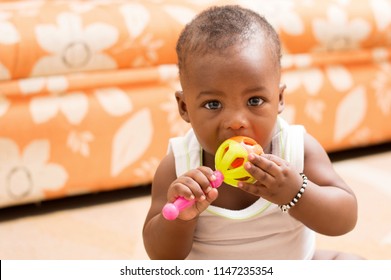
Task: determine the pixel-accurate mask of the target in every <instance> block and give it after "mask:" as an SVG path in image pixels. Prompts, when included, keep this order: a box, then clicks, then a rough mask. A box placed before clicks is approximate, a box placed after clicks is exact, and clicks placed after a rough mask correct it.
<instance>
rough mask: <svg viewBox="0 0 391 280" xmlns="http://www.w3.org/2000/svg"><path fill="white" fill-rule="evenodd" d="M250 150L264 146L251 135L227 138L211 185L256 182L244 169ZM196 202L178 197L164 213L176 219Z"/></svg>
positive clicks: (216, 159) (217, 159)
mask: <svg viewBox="0 0 391 280" xmlns="http://www.w3.org/2000/svg"><path fill="white" fill-rule="evenodd" d="M250 152H253V153H256V154H258V155H260V154H262V153H263V149H262V147H261V146H260V145H259V144H257V142H255V140H253V139H252V138H250V137H246V136H235V137H231V138H229V139H227V140H225V141H224V142H223V143H222V144H221V145H220V147H219V148H218V149H217V151H216V155H215V165H216V171H215V172H214V175H215V176H216V180H214V181H211V182H210V184H211V186H212V187H213V188H218V187H220V186H221V184H222V183H223V182H224V183H226V184H228V185H231V186H233V187H236V186H237V184H238V182H239V181H242V182H247V183H254V182H255V179H254V178H253V177H252V176H251V175H250V174H249V173H248V172H247V171H246V170H245V169H244V164H245V163H246V162H247V161H248V160H247V156H248V154H249V153H250ZM194 202H195V200H194V199H193V200H187V199H186V198H184V197H178V198H177V199H176V200H175V201H174V202H173V203H167V204H166V205H165V206H164V207H163V210H162V214H163V216H164V218H166V219H167V220H170V221H171V220H175V219H176V218H177V217H178V215H179V212H180V211H182V210H183V209H185V208H187V207H189V206H191V205H193V204H194Z"/></svg>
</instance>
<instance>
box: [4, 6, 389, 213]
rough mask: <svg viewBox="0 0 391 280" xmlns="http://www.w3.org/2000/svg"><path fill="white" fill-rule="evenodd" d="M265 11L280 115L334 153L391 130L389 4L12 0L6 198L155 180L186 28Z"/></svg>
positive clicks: (7, 15)
mask: <svg viewBox="0 0 391 280" xmlns="http://www.w3.org/2000/svg"><path fill="white" fill-rule="evenodd" d="M222 4H240V5H243V6H245V7H248V8H251V9H254V10H255V11H257V12H259V13H260V14H263V15H265V16H266V18H267V19H268V20H269V21H270V22H271V23H272V24H273V25H274V27H275V28H276V30H277V31H278V32H279V34H280V37H281V41H282V44H283V50H284V56H283V60H282V82H283V83H285V84H286V85H287V89H286V95H285V96H286V108H285V111H284V112H283V115H284V117H285V118H286V119H287V120H288V121H289V122H291V123H301V124H304V125H305V127H306V129H307V131H308V132H310V133H311V134H312V135H313V136H315V137H316V138H317V139H318V140H319V141H320V142H321V144H322V145H324V147H325V148H326V149H327V151H328V152H333V151H339V150H344V149H350V148H356V147H362V146H369V145H374V144H379V143H384V142H388V141H390V139H391V125H390V123H391V82H390V81H391V64H390V50H391V48H390V47H391V35H390V34H391V13H390V11H391V1H389V0H380V1H372V0H358V1H354V2H353V1H350V2H349V1H339V2H338V1H300V0H297V1H282V0H276V1H245V0H243V1H239V0H237V1H228V0H225V1H218V0H215V1H213V0H212V1H199V2H198V1H179V0H166V1H152V0H151V1H137V0H113V1H94V2H93V1H76V0H70V1H49V0H46V1H2V2H1V3H0V207H9V206H14V205H19V204H24V203H32V202H39V201H43V200H47V199H54V198H60V197H66V196H71V195H78V194H84V193H93V192H99V191H107V190H113V189H119V188H125V187H138V186H140V185H144V184H149V183H151V180H152V178H153V174H154V172H155V170H156V167H157V165H158V163H159V161H160V160H161V159H162V158H163V156H164V155H165V153H166V150H167V143H168V139H169V138H170V137H174V136H177V135H182V134H184V133H185V132H186V130H187V129H188V128H189V126H188V125H187V124H186V123H184V122H183V121H182V120H181V118H180V117H179V115H178V113H177V105H176V101H175V97H174V92H175V91H176V90H178V89H180V85H179V81H178V77H177V68H176V55H175V44H176V40H177V38H178V35H179V32H180V31H181V30H182V28H183V26H184V25H185V24H186V23H187V22H189V21H190V20H191V19H192V18H193V17H194V16H195V15H196V14H197V13H198V12H199V11H201V10H203V9H204V8H206V7H208V6H211V5H222Z"/></svg>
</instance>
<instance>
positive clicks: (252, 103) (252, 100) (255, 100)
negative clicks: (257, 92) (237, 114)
mask: <svg viewBox="0 0 391 280" xmlns="http://www.w3.org/2000/svg"><path fill="white" fill-rule="evenodd" d="M262 103H263V99H262V98H260V97H251V98H250V99H249V100H248V101H247V105H248V106H260V105H262Z"/></svg>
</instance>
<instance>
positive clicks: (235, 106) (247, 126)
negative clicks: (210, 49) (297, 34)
mask: <svg viewBox="0 0 391 280" xmlns="http://www.w3.org/2000/svg"><path fill="white" fill-rule="evenodd" d="M181 82H182V88H183V94H177V98H178V102H179V106H180V108H182V110H183V111H182V117H183V118H184V119H185V120H186V121H188V122H190V123H191V125H192V127H193V129H194V132H195V134H196V136H197V139H198V141H199V142H200V144H201V145H202V147H203V149H204V151H205V152H207V153H209V154H212V155H213V154H214V153H215V151H216V150H217V148H218V146H219V145H220V144H221V143H222V142H223V141H224V140H226V139H227V138H230V137H232V136H237V135H243V136H248V137H251V138H253V139H254V140H256V141H257V142H258V143H259V144H260V145H262V146H263V147H264V148H267V147H268V146H269V142H270V140H271V136H272V132H273V128H274V126H275V123H276V118H277V115H278V114H279V113H280V112H281V111H282V109H283V102H282V90H281V91H280V90H279V83H280V74H279V70H278V68H277V65H276V63H275V61H274V60H273V59H272V57H271V56H270V53H269V51H268V50H267V49H266V48H265V47H263V46H262V43H261V42H260V41H258V40H256V41H252V42H250V43H249V44H248V45H246V46H245V47H232V48H231V49H230V50H228V51H227V52H226V54H225V55H215V54H208V55H204V56H192V57H191V58H189V59H188V61H187V62H186V65H185V69H184V71H183V74H182V77H181ZM280 93H281V94H280Z"/></svg>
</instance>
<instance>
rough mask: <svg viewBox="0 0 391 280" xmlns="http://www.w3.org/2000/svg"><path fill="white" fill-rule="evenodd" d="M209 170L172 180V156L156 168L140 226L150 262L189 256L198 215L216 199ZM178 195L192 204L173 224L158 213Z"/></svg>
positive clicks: (211, 174) (201, 169)
mask: <svg viewBox="0 0 391 280" xmlns="http://www.w3.org/2000/svg"><path fill="white" fill-rule="evenodd" d="M209 180H213V170H211V169H210V168H207V167H199V168H198V169H193V170H190V171H189V172H187V173H186V174H184V175H182V176H180V177H178V178H177V177H176V174H175V163H174V157H173V155H172V154H168V155H167V156H166V157H165V158H164V159H163V161H162V162H161V164H160V165H159V167H158V169H157V171H156V174H155V177H154V180H153V183H152V200H151V207H150V209H149V212H148V215H147V218H146V220H145V223H144V229H143V238H144V246H145V249H146V251H147V253H148V255H149V257H150V258H151V259H184V258H186V257H187V255H188V254H189V252H190V250H191V247H192V244H193V235H194V230H195V227H196V224H197V218H198V215H199V214H200V213H201V212H202V211H204V210H205V209H206V208H207V207H208V206H209V204H210V203H211V202H212V201H213V200H215V199H216V198H217V190H216V189H213V188H211V187H210V183H209ZM178 196H183V197H185V198H186V199H195V200H196V202H195V203H194V204H193V205H192V206H191V207H189V208H186V209H184V210H183V211H181V212H180V214H179V216H178V218H177V219H176V220H174V221H168V220H166V219H165V218H164V217H163V215H162V214H161V211H162V209H163V207H164V205H165V204H166V203H167V202H174V201H175V199H176V198H177V197H178Z"/></svg>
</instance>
